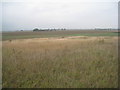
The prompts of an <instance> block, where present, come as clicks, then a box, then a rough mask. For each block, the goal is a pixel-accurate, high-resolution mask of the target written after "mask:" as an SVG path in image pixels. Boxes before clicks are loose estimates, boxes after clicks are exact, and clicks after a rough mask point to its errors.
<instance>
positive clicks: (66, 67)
mask: <svg viewBox="0 0 120 90" xmlns="http://www.w3.org/2000/svg"><path fill="white" fill-rule="evenodd" d="M117 45H118V44H117V37H77V36H76V37H67V38H50V39H48V38H43V39H37V38H36V39H21V40H12V41H3V52H2V53H3V87H8V88H10V87H15V88H18V87H26V88H48V87H49V88H93V87H94V88H105V87H107V88H115V87H118V81H117V80H118V59H117V58H118V53H117V47H118V46H117Z"/></svg>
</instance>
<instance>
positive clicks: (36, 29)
mask: <svg viewBox="0 0 120 90" xmlns="http://www.w3.org/2000/svg"><path fill="white" fill-rule="evenodd" d="M57 30H66V29H65V28H61V29H38V28H35V29H33V31H57Z"/></svg>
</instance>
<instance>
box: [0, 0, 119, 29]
mask: <svg viewBox="0 0 120 90" xmlns="http://www.w3.org/2000/svg"><path fill="white" fill-rule="evenodd" d="M2 9H3V13H2V15H3V30H31V29H33V28H76V29H80V28H117V26H118V23H117V22H118V21H117V20H118V12H117V11H118V6H117V2H74V0H70V2H49V1H47V0H45V1H43V2H3V8H2Z"/></svg>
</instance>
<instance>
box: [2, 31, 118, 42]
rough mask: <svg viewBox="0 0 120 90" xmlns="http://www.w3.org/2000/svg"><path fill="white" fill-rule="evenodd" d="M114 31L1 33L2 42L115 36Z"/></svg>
mask: <svg viewBox="0 0 120 90" xmlns="http://www.w3.org/2000/svg"><path fill="white" fill-rule="evenodd" d="M117 35H118V33H117V31H116V30H111V31H108V30H66V31H36V32H33V31H16V32H3V33H2V40H11V39H24V38H26V39H27V38H47V37H67V36H117Z"/></svg>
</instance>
